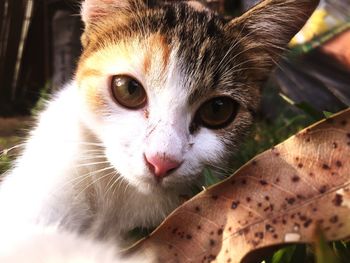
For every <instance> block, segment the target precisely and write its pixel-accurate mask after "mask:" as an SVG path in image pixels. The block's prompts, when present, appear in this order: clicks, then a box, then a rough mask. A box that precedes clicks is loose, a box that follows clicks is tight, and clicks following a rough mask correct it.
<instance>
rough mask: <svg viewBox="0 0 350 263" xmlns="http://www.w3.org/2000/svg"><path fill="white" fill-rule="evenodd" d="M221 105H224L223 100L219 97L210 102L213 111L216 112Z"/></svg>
mask: <svg viewBox="0 0 350 263" xmlns="http://www.w3.org/2000/svg"><path fill="white" fill-rule="evenodd" d="M223 105H224V102H223V101H222V100H220V99H216V100H214V101H213V103H212V104H211V106H212V110H213V113H218V112H219V111H220V110H221V108H222V106H223Z"/></svg>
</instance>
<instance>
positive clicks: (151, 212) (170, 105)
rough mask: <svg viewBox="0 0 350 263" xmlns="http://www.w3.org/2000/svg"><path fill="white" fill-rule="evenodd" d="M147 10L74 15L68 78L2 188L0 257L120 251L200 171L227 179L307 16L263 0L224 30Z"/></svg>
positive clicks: (101, 9)
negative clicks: (78, 44)
mask: <svg viewBox="0 0 350 263" xmlns="http://www.w3.org/2000/svg"><path fill="white" fill-rule="evenodd" d="M145 2H146V3H145ZM145 2H143V1H141V0H85V1H84V2H83V3H82V19H83V21H84V23H85V32H84V34H83V36H82V43H83V47H84V50H83V54H82V56H81V58H80V60H79V64H78V68H77V71H76V74H75V77H74V79H73V80H72V82H71V83H69V84H67V85H66V86H65V87H64V88H63V89H62V91H61V92H59V93H58V94H56V96H55V97H54V98H53V99H52V100H51V101H49V102H48V105H47V108H46V110H44V111H43V112H42V113H41V114H40V116H39V118H38V124H37V127H36V128H35V129H34V130H33V131H32V133H31V135H30V137H29V139H28V140H27V143H26V147H25V150H24V152H23V154H22V156H21V157H20V158H19V159H18V160H17V162H16V165H15V168H14V169H13V170H12V171H10V172H9V173H8V174H7V175H6V178H5V180H4V182H3V183H2V185H1V189H0V211H1V216H0V233H1V234H0V236H1V237H0V257H1V255H5V254H6V253H7V252H8V251H14V252H12V253H14V254H16V253H17V252H18V251H24V250H26V248H27V252H28V250H29V251H31V252H29V254H30V253H32V254H33V255H35V254H36V252H35V251H36V249H37V250H38V251H37V253H39V252H40V251H39V249H40V250H41V249H42V248H43V247H45V245H46V242H45V240H51V241H52V242H54V244H55V245H52V246H51V249H49V251H50V252H52V253H54V252H55V251H60V252H61V254H62V253H63V254H65V255H70V253H71V252H72V250H73V252H72V253H73V254H74V253H75V252H76V251H80V252H81V253H82V254H81V255H83V256H84V255H85V254H84V251H85V250H89V252H91V251H92V252H91V253H93V251H100V248H96V249H95V250H94V249H93V248H91V249H90V247H91V244H90V243H89V242H92V244H93V241H92V240H100V241H101V240H103V241H108V242H112V243H114V242H115V241H116V240H118V242H119V243H121V244H122V242H123V238H124V236H125V234H126V233H127V232H128V231H130V230H132V229H133V228H135V227H153V226H156V225H157V224H159V223H160V222H161V221H162V220H163V219H164V217H165V216H166V215H167V214H169V213H170V212H171V211H172V210H173V209H174V208H175V207H176V206H177V205H178V204H179V202H180V198H179V196H180V195H181V194H184V193H187V192H188V189H189V188H190V187H191V185H193V184H195V183H198V181H200V175H201V171H202V170H203V168H204V167H206V166H209V167H213V168H214V169H215V168H216V169H217V170H218V172H220V171H225V170H227V169H228V168H229V160H230V158H232V153H233V152H234V151H235V150H236V148H237V145H238V144H239V142H240V141H241V140H242V138H243V135H244V133H245V132H246V130H247V129H248V127H249V126H250V125H251V124H252V122H253V117H254V114H255V113H256V111H257V109H258V105H259V98H260V85H261V83H262V81H264V80H265V79H266V77H267V76H268V73H269V72H270V70H271V69H272V67H273V65H274V64H275V61H276V60H277V59H278V57H279V56H280V54H281V52H282V51H283V47H284V46H286V44H287V43H288V41H289V40H290V39H291V38H292V37H293V35H294V34H295V33H297V31H298V30H299V29H300V28H301V27H302V26H303V24H304V22H305V21H306V19H307V18H308V16H309V15H310V14H311V12H312V11H313V9H314V8H315V6H316V5H317V1H316V0H266V1H263V2H262V3H261V4H259V5H257V6H255V7H254V8H253V9H252V10H250V11H248V12H247V13H246V14H244V15H243V16H241V17H239V18H237V19H234V20H231V21H227V20H225V19H224V18H222V17H220V16H218V15H217V14H215V13H213V12H210V11H209V10H208V9H206V8H205V7H202V6H201V5H200V4H199V3H197V2H192V1H191V2H188V3H186V2H178V1H171V2H161V1H153V2H152V3H151V1H149V3H148V1H145ZM16 229H21V231H19V232H18V231H17V232H16ZM65 240H67V242H66V241H65ZM72 240H76V242H72ZM89 240H91V241H89ZM100 241H96V242H100ZM69 244H76V246H77V248H75V247H74V248H72V246H70V245H69ZM99 245H100V243H98V244H97V245H96V246H99ZM47 246H48V247H50V246H49V245H47ZM92 246H93V245H92ZM28 247H31V248H32V249H33V250H31V249H28ZM79 247H80V248H81V249H79ZM52 248H54V249H52ZM11 249H14V250H11ZM16 249H17V250H16ZM16 251H17V252H16ZM62 251H63V252H62ZM67 251H69V252H67ZM66 252H67V253H66ZM98 253H100V252H96V255H97V254H98ZM20 254H21V253H20ZM49 254H50V253H49ZM10 255H12V254H11V253H10ZM23 255H27V254H26V253H23V254H22V256H23ZM45 255H46V254H45ZM81 255H80V256H81ZM85 256H86V257H88V258H90V259H91V258H93V256H92V255H90V256H88V254H86V255H85ZM25 257H26V258H27V259H29V258H30V256H28V257H27V256H25ZM108 260H109V259H106V262H109V261H108ZM92 261H93V260H92ZM34 262H35V261H34ZM99 262H102V261H99Z"/></svg>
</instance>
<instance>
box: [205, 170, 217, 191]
mask: <svg viewBox="0 0 350 263" xmlns="http://www.w3.org/2000/svg"><path fill="white" fill-rule="evenodd" d="M203 175H204V186H205V187H208V186H211V185H213V184H216V183H218V182H220V181H221V179H219V178H217V177H215V176H214V174H213V173H212V171H211V170H210V169H209V168H205V169H204V170H203Z"/></svg>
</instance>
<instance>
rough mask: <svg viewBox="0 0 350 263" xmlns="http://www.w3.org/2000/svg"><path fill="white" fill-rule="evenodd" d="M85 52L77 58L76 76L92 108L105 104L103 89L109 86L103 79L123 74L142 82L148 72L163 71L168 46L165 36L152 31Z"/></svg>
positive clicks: (167, 55) (160, 72) (151, 74)
mask: <svg viewBox="0 0 350 263" xmlns="http://www.w3.org/2000/svg"><path fill="white" fill-rule="evenodd" d="M88 52H89V51H87V52H86V53H85V54H84V55H83V57H82V59H81V60H80V62H79V65H78V70H77V74H76V79H77V81H78V85H79V89H80V90H81V91H82V92H83V94H84V96H85V98H86V100H87V102H88V103H89V104H90V105H91V108H92V109H93V110H94V111H95V110H98V109H101V107H104V106H105V105H106V102H105V99H104V96H105V94H108V93H106V92H105V90H103V89H107V88H109V87H106V83H107V81H106V79H109V78H111V77H112V76H113V75H117V74H126V75H130V76H133V77H135V78H137V79H138V80H139V81H140V82H141V83H142V84H143V85H145V83H144V82H145V79H146V77H147V76H148V75H150V76H153V75H155V76H161V75H164V73H165V71H166V69H167V67H168V64H169V60H170V52H171V49H170V46H169V44H168V43H167V42H166V39H165V37H163V36H162V35H160V34H154V35H152V36H150V37H149V38H147V39H138V38H134V39H131V40H128V41H121V42H120V43H117V44H116V43H111V45H109V46H105V47H103V48H101V49H99V50H97V51H95V52H93V53H88ZM152 88H153V87H152Z"/></svg>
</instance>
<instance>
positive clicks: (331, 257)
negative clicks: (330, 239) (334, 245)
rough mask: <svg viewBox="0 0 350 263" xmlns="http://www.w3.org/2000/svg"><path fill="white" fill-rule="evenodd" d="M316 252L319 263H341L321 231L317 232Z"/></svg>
mask: <svg viewBox="0 0 350 263" xmlns="http://www.w3.org/2000/svg"><path fill="white" fill-rule="evenodd" d="M315 252H316V253H315V254H316V262H317V263H340V261H339V260H338V259H337V257H336V256H335V254H334V253H333V251H332V249H331V248H330V247H329V246H328V244H327V242H326V239H325V236H324V234H323V232H322V231H321V230H317V236H316V243H315Z"/></svg>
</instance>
